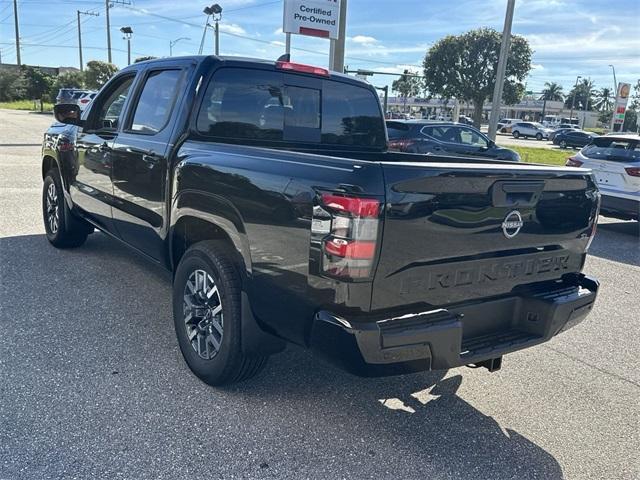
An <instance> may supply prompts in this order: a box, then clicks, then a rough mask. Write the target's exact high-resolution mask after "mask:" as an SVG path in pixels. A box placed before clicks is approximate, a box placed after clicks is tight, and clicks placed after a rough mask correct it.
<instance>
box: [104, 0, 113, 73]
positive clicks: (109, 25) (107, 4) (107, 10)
mask: <svg viewBox="0 0 640 480" xmlns="http://www.w3.org/2000/svg"><path fill="white" fill-rule="evenodd" d="M104 6H105V10H106V13H107V61H108V62H109V63H113V62H112V61H111V22H110V20H109V8H110V7H109V0H104Z"/></svg>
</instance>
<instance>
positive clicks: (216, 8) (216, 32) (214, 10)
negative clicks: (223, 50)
mask: <svg viewBox="0 0 640 480" xmlns="http://www.w3.org/2000/svg"><path fill="white" fill-rule="evenodd" d="M203 12H204V13H206V14H207V18H209V17H210V16H211V17H213V39H214V43H215V50H214V53H215V54H216V55H220V28H219V25H218V23H219V22H220V19H221V18H222V7H221V6H220V5H218V4H217V3H214V4H213V5H211V6H210V7H204V10H203ZM210 26H211V25H209V22H207V25H206V26H205V27H204V28H205V30H206V29H207V27H210Z"/></svg>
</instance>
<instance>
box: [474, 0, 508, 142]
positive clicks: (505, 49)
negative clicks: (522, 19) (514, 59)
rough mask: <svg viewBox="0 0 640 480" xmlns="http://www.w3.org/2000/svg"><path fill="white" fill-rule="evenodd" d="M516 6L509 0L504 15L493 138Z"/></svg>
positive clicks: (491, 124)
mask: <svg viewBox="0 0 640 480" xmlns="http://www.w3.org/2000/svg"><path fill="white" fill-rule="evenodd" d="M515 6H516V0H508V1H507V13H506V15H505V17H504V28H503V30H502V43H501V45H500V58H499V59H498V70H497V72H496V84H495V87H494V88H493V101H492V102H491V116H490V117H489V138H490V139H491V140H495V139H496V130H497V129H498V118H499V117H500V104H501V103H502V89H503V88H504V74H505V72H506V70H507V59H508V58H509V46H510V43H511V24H512V23H513V10H514V8H515ZM478 126H479V125H478Z"/></svg>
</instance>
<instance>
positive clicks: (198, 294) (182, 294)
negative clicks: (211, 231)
mask: <svg viewBox="0 0 640 480" xmlns="http://www.w3.org/2000/svg"><path fill="white" fill-rule="evenodd" d="M240 294H241V288H240V276H239V273H238V270H237V268H236V265H235V263H234V262H233V252H232V251H231V250H230V249H229V248H228V247H227V246H226V245H225V244H224V243H223V242H216V241H204V242H199V243H197V244H195V245H194V246H192V247H191V248H189V250H187V252H186V253H185V254H184V256H183V257H182V259H181V260H180V264H179V265H178V268H177V270H176V275H175V278H174V281H173V319H174V324H175V329H176V336H177V338H178V344H179V345H180V350H181V352H182V355H183V357H184V359H185V361H186V362H187V365H189V368H190V369H191V370H192V371H193V373H195V374H196V376H197V377H198V378H200V379H201V380H202V381H204V382H205V383H208V384H209V385H225V384H231V383H235V382H240V381H242V380H246V379H248V378H250V377H252V376H254V375H255V374H257V373H258V372H259V371H260V370H261V369H262V367H263V366H264V365H265V363H266V360H267V357H264V356H249V355H246V354H245V353H244V352H243V351H242V344H241V338H240V335H241V321H242V320H241V296H240Z"/></svg>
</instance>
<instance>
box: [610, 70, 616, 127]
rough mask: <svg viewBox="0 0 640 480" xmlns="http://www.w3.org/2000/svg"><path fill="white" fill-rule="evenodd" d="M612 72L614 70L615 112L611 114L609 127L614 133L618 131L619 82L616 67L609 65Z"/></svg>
mask: <svg viewBox="0 0 640 480" xmlns="http://www.w3.org/2000/svg"><path fill="white" fill-rule="evenodd" d="M609 66H610V67H611V70H613V95H614V97H613V112H611V124H610V125H609V130H611V131H612V132H615V131H616V127H615V116H616V106H617V100H618V80H617V79H616V67H614V66H613V65H609Z"/></svg>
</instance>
